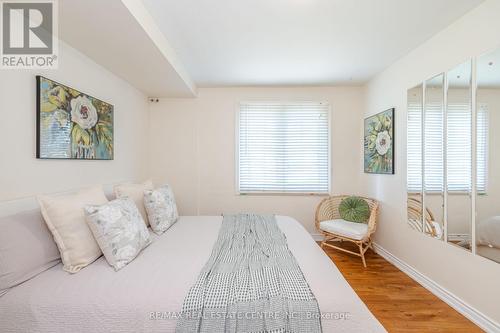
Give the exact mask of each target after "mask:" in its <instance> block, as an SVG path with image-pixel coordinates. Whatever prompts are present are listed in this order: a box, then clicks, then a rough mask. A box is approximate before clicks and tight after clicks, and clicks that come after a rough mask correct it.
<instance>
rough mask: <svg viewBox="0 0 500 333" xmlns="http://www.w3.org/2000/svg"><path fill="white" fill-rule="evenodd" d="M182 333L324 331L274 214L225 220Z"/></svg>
mask: <svg viewBox="0 0 500 333" xmlns="http://www.w3.org/2000/svg"><path fill="white" fill-rule="evenodd" d="M177 332H207V333H214V332H215V333H216V332H297V333H298V332H307V333H314V332H321V320H320V312H319V307H318V302H317V301H316V298H315V297H314V295H313V293H312V292H311V289H310V288H309V285H308V284H307V282H306V280H305V278H304V275H303V274H302V271H301V270H300V267H299V265H298V264H297V261H296V260H295V258H294V256H293V254H292V253H291V252H290V250H289V249H288V246H287V242H286V237H285V235H284V234H283V233H282V232H281V230H280V228H279V226H278V224H277V222H276V218H275V217H274V216H261V215H254V214H239V215H225V216H224V220H223V222H222V226H221V229H220V232H219V237H218V239H217V242H216V243H215V245H214V248H213V249H212V254H211V256H210V259H209V260H208V262H207V263H206V265H205V267H204V268H203V269H202V271H201V273H200V275H199V277H198V279H197V280H196V282H195V284H194V285H193V286H192V287H191V289H190V290H189V292H188V295H187V296H186V298H185V300H184V304H183V307H182V313H181V316H180V319H179V321H178V323H177Z"/></svg>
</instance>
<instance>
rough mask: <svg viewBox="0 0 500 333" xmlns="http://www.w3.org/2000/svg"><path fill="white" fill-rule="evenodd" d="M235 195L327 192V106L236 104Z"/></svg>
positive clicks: (328, 177)
mask: <svg viewBox="0 0 500 333" xmlns="http://www.w3.org/2000/svg"><path fill="white" fill-rule="evenodd" d="M238 119H239V126H238V129H239V138H238V171H239V172H238V183H239V192H240V193H252V192H253V193H259V192H276V193H281V192H291V193H328V192H329V184H330V172H329V169H330V168H329V163H330V158H329V123H330V121H329V106H328V104H326V103H319V102H303V103H256V102H251V103H241V104H240V111H239V118H238Z"/></svg>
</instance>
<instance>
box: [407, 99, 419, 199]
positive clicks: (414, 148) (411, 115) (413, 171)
mask: <svg viewBox="0 0 500 333" xmlns="http://www.w3.org/2000/svg"><path fill="white" fill-rule="evenodd" d="M407 127H408V129H407V147H406V149H407V164H408V167H407V184H408V191H410V192H422V105H421V104H420V103H410V104H409V105H408V124H407Z"/></svg>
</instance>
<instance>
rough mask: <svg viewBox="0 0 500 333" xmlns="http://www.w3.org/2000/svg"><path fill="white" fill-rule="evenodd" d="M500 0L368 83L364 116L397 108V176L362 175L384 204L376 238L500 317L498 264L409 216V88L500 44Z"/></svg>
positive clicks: (366, 189)
mask: <svg viewBox="0 0 500 333" xmlns="http://www.w3.org/2000/svg"><path fill="white" fill-rule="evenodd" d="M498 13H500V1H497V0H488V1H486V2H484V3H483V4H482V5H480V6H479V7H477V8H476V9H474V10H473V11H471V12H469V13H468V14H466V15H465V16H464V17H462V18H461V19H459V20H458V21H456V22H455V23H454V24H452V25H451V26H449V27H448V28H447V29H445V30H443V31H442V32H440V33H439V34H437V35H435V36H434V37H433V38H431V39H430V40H428V41H427V42H426V43H424V44H423V45H421V46H420V47H418V48H417V49H415V50H414V51H412V52H410V53H409V54H408V55H406V56H405V57H403V58H402V59H400V60H399V61H397V62H396V63H394V64H393V65H392V66H390V67H389V68H388V69H386V70H385V71H384V72H383V73H381V74H379V75H378V76H377V77H375V78H374V79H373V80H372V81H371V82H370V83H369V84H368V85H367V99H366V115H371V114H374V113H377V112H379V111H382V110H385V109H387V108H389V107H396V175H394V176H382V175H364V174H362V176H361V183H362V184H364V192H365V193H366V194H368V195H372V196H374V197H376V198H378V199H379V200H380V201H381V203H382V206H381V216H380V226H379V229H378V230H377V234H376V242H377V243H378V244H380V245H381V246H382V247H384V248H385V249H387V250H388V251H389V252H391V253H392V254H394V255H395V256H397V257H398V258H400V259H401V260H403V261H405V262H406V263H408V264H409V265H411V266H413V267H414V268H415V269H417V270H418V271H419V272H421V273H423V274H424V275H426V276H427V277H429V278H431V279H432V280H434V281H435V282H437V283H438V284H440V285H441V286H443V287H445V288H446V289H448V290H449V291H450V292H452V293H453V294H455V295H457V296H458V297H460V298H461V299H462V300H463V301H465V302H467V303H469V304H470V305H472V306H473V307H475V308H477V309H478V310H480V311H481V312H482V313H484V314H485V315H487V316H489V317H490V318H492V319H493V320H496V321H497V322H500V311H499V309H500V284H499V283H498V282H499V278H500V265H499V264H497V263H494V262H492V261H490V260H487V259H484V258H481V257H479V256H473V255H472V254H471V253H468V252H466V251H464V250H462V249H459V248H457V247H454V246H450V245H447V244H444V243H443V242H441V241H439V240H436V239H431V238H430V237H427V236H425V235H423V234H419V233H417V232H415V231H414V230H411V229H410V228H409V227H408V226H407V225H406V223H405V219H406V202H405V201H406V196H405V194H404V193H405V190H406V170H405V168H406V90H407V89H409V88H411V87H413V86H415V85H417V84H418V83H420V82H422V81H424V80H426V79H428V78H431V77H433V76H434V75H436V74H438V73H440V72H443V71H446V70H449V69H451V68H453V67H454V66H455V65H458V64H460V63H462V62H463V61H465V60H466V59H467V58H470V57H472V56H477V55H480V54H482V53H484V52H486V51H489V50H491V49H493V48H495V47H497V46H500V34H499V33H498V32H499V31H500V20H499V19H498Z"/></svg>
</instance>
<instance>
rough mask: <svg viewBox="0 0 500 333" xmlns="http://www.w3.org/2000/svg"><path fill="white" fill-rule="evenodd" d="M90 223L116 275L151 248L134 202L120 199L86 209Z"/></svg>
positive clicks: (144, 226)
mask: <svg viewBox="0 0 500 333" xmlns="http://www.w3.org/2000/svg"><path fill="white" fill-rule="evenodd" d="M85 214H86V216H87V223H88V225H89V227H90V230H92V233H93V234H94V237H95V239H96V240H97V243H98V244H99V247H100V248H101V250H102V253H104V257H105V258H106V260H107V261H108V263H109V264H110V265H111V266H113V267H114V269H115V270H116V271H118V270H120V269H122V268H123V267H124V266H125V265H127V264H128V263H129V262H131V261H132V260H134V259H135V257H137V255H138V254H139V253H140V252H141V251H142V249H144V248H145V247H146V246H148V245H149V244H151V238H150V236H149V231H148V228H147V227H146V225H145V224H144V220H143V219H142V217H141V214H140V213H139V210H138V209H137V207H136V205H135V203H134V201H133V200H132V199H130V198H119V199H116V200H113V201H110V202H108V203H106V204H104V205H100V206H97V205H88V206H86V207H85Z"/></svg>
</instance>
